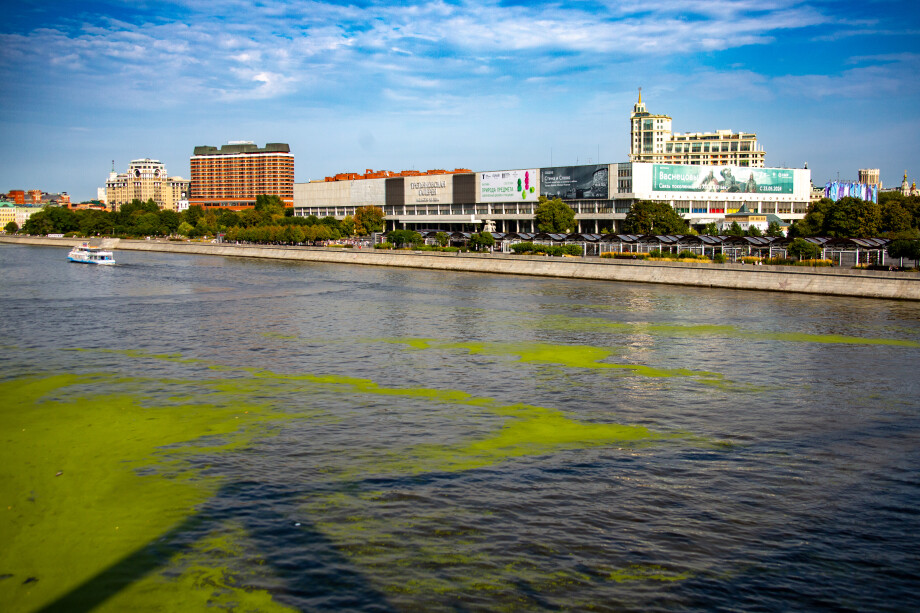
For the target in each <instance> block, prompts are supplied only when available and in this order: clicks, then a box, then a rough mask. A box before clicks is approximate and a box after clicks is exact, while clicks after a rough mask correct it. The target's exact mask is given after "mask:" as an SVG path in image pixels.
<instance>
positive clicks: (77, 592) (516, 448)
mask: <svg viewBox="0 0 920 613" xmlns="http://www.w3.org/2000/svg"><path fill="white" fill-rule="evenodd" d="M415 345H416V346H417V347H418V348H427V347H431V343H430V342H429V341H421V340H419V341H418V342H415ZM451 348H452V349H466V350H470V351H478V352H484V353H488V352H493V353H495V354H502V355H503V354H504V352H506V351H507V350H508V348H507V347H502V346H499V345H488V344H480V345H470V346H469V347H467V346H457V347H451ZM531 349H532V351H531V352H530V353H528V354H526V356H524V357H523V358H522V359H526V360H527V361H532V362H534V363H545V362H546V361H549V360H551V359H553V356H554V355H556V356H559V360H560V361H561V362H563V363H569V364H575V363H584V364H587V365H588V367H591V366H590V365H591V364H592V363H593V364H595V366H594V367H599V366H597V364H598V362H597V361H598V360H601V359H604V358H605V357H606V356H607V355H609V352H605V351H604V350H599V351H595V352H588V356H587V358H585V357H583V356H582V354H581V353H579V351H578V350H577V348H574V349H572V350H571V351H569V352H566V351H556V350H555V348H553V347H551V346H534V347H532V348H531ZM101 351H103V352H108V353H115V354H120V355H123V356H124V357H125V358H127V359H129V360H132V361H134V360H140V361H143V360H152V361H164V362H172V363H176V364H180V365H183V366H189V365H191V366H196V367H201V371H202V372H203V373H210V378H207V377H202V378H200V379H197V380H183V379H175V380H172V379H154V378H142V377H127V376H117V375H103V374H94V373H88V374H75V373H72V374H56V375H48V376H44V377H42V376H30V377H21V378H18V379H12V380H7V381H4V382H0V397H2V398H3V399H4V401H5V404H4V406H2V407H0V417H2V419H0V442H2V443H3V444H2V446H0V499H2V505H3V508H0V512H3V513H4V515H5V517H4V523H5V528H6V529H5V530H4V531H3V532H2V533H0V551H3V552H4V553H3V557H2V558H0V575H8V577H7V578H6V579H4V580H0V601H2V602H4V603H5V608H6V610H10V611H33V610H36V609H40V608H42V607H46V606H49V605H51V606H53V607H57V608H58V609H61V608H69V607H72V606H76V607H78V608H80V607H83V608H95V609H97V610H110V611H118V610H139V611H155V610H163V609H164V608H165V609H169V610H178V611H182V610H189V611H195V610H201V609H202V608H205V607H217V608H220V609H222V610H228V611H250V610H253V611H255V610H258V611H263V610H266V611H275V610H277V611H283V610H286V609H285V608H284V607H283V606H281V605H279V604H277V603H275V602H274V601H273V600H272V598H271V594H270V593H269V592H268V591H265V590H263V589H252V588H249V587H247V586H248V585H251V584H252V581H253V577H254V575H253V574H252V573H253V571H252V569H251V568H245V567H235V566H234V563H233V559H234V556H235V555H236V554H238V553H239V551H240V550H241V549H240V548H241V547H246V546H247V545H246V543H247V542H249V537H248V535H247V534H246V532H245V530H244V529H242V528H235V527H232V526H231V527H229V528H227V529H226V530H224V531H218V532H213V531H212V533H211V534H210V535H209V536H206V537H204V538H202V539H201V540H199V541H197V542H194V543H192V545H191V546H190V547H186V548H184V549H181V550H172V549H170V547H169V543H171V542H172V541H173V540H174V539H176V538H177V537H181V536H182V535H183V534H186V533H187V531H188V530H190V529H192V528H193V527H194V526H195V525H197V524H199V523H200V522H201V521H203V520H204V519H206V518H205V517H203V516H200V515H199V514H200V513H201V512H202V509H203V507H205V506H206V505H207V503H208V502H209V501H210V500H211V499H213V498H214V497H215V496H216V495H218V493H219V492H220V490H221V488H222V487H223V484H224V482H225V478H224V477H222V476H221V475H220V474H219V473H218V472H216V471H210V470H208V466H209V462H210V458H213V457H216V456H218V455H220V454H232V453H236V452H239V451H241V450H244V449H247V448H249V447H251V446H253V445H254V444H256V443H257V442H258V441H259V440H262V439H265V438H266V437H270V436H273V435H275V434H277V433H279V432H280V431H281V430H282V429H283V428H284V427H285V424H287V423H292V420H311V421H309V422H306V423H308V424H312V423H316V424H317V425H319V426H321V425H323V424H331V423H336V422H337V421H341V420H345V419H349V417H350V415H351V414H352V413H350V412H349V410H348V409H347V408H346V409H344V410H339V411H337V413H336V414H334V415H333V414H330V413H328V412H327V411H325V410H323V409H321V408H317V407H314V406H305V404H304V402H303V400H302V398H305V397H311V398H317V399H320V400H322V399H325V402H326V403H327V404H328V403H334V404H336V405H341V399H345V398H347V399H348V403H349V404H355V405H356V406H362V401H361V400H360V398H361V397H382V398H386V399H388V401H389V400H392V401H394V402H396V403H397V404H396V405H395V406H396V407H397V408H398V401H399V400H400V399H405V400H406V401H410V400H411V401H412V402H416V403H418V402H421V403H427V404H428V405H430V407H431V408H432V409H433V410H434V411H432V412H430V415H432V416H434V415H435V414H436V415H449V414H455V413H456V408H457V407H466V408H468V409H470V412H469V413H468V415H469V416H470V417H473V418H474V419H475V420H476V423H478V426H477V429H476V431H474V432H471V433H470V435H469V436H466V437H462V438H460V439H453V440H450V439H445V440H440V441H438V442H437V443H424V444H416V445H412V446H408V447H403V448H399V447H394V446H389V447H380V448H376V449H368V450H364V451H360V450H359V451H354V452H351V453H350V455H348V456H347V460H346V462H347V463H348V464H349V465H348V467H347V469H344V470H342V469H337V470H336V471H335V472H331V473H327V474H325V475H322V478H325V479H328V480H331V481H329V482H328V484H329V485H330V486H333V487H341V488H347V487H350V486H349V483H351V482H352V481H351V480H353V479H355V478H356V477H366V476H368V475H374V474H377V475H397V476H398V475H409V476H411V475H419V474H422V473H432V474H436V473H445V472H448V473H449V472H458V471H467V470H474V469H480V468H485V467H489V466H493V465H496V464H499V463H503V462H510V461H514V460H516V459H521V458H526V457H540V456H545V455H551V454H554V453H557V452H559V451H562V450H577V449H588V448H592V447H609V448H613V449H621V448H623V447H626V448H630V449H635V448H638V447H647V446H650V445H656V444H662V443H666V442H667V441H678V440H682V441H684V443H685V444H690V445H691V446H698V445H699V444H701V443H703V442H701V441H698V440H693V441H692V442H691V437H690V435H688V434H683V433H660V432H654V431H652V430H650V429H648V428H645V427H642V426H630V425H621V424H611V423H590V422H583V421H580V420H578V419H576V418H574V417H573V416H572V415H569V414H567V413H565V412H563V411H560V410H558V409H553V408H548V407H539V406H532V405H526V404H511V405H507V404H502V403H500V402H497V401H496V400H494V399H491V398H484V397H477V396H473V395H471V394H468V393H466V392H463V391H460V390H449V389H446V390H445V389H433V388H422V387H420V388H398V387H386V386H381V385H379V384H377V383H376V382H374V381H371V380H369V379H361V378H354V377H342V376H335V375H310V374H298V375H285V374H278V373H274V372H271V371H267V370H262V369H257V368H233V367H227V366H221V365H219V364H211V363H208V362H205V361H202V360H194V359H187V358H185V357H183V356H181V355H179V354H150V353H144V352H140V351H135V350H101ZM336 399H338V400H336ZM306 427H308V428H309V427H310V426H309V425H308V426H306ZM703 444H705V443H703ZM335 484H338V485H335ZM391 495H392V492H388V491H376V492H374V493H373V494H371V495H369V496H368V497H367V498H366V499H365V501H364V502H363V503H362V504H363V505H365V506H364V507H363V508H358V509H356V510H355V511H354V512H351V513H349V514H348V515H346V516H344V517H343V518H342V519H341V521H337V522H322V521H318V522H316V526H317V528H318V529H320V530H322V531H323V532H324V533H326V534H328V535H329V536H330V537H331V538H333V540H334V541H335V542H336V543H337V544H338V545H339V546H341V547H342V548H343V550H344V551H345V552H346V553H348V555H349V556H350V557H352V558H353V559H354V560H356V561H366V560H368V559H377V558H378V557H381V556H383V557H387V558H391V557H392V555H393V552H394V551H400V550H401V547H398V546H395V545H394V541H396V540H398V538H397V537H396V536H392V535H393V534H394V533H395V532H396V531H398V530H399V529H400V524H399V522H394V521H392V520H387V521H383V522H381V521H378V520H377V519H374V517H373V512H372V510H373V508H374V507H375V505H376V504H378V501H380V500H383V499H386V498H388V497H389V496H391ZM313 498H314V501H315V502H316V503H319V502H323V503H324V504H326V505H331V508H332V509H335V508H340V507H341V506H342V505H343V504H344V505H345V506H348V505H349V504H351V503H352V502H351V501H352V500H353V499H354V497H349V496H344V495H343V496H342V497H341V498H339V499H336V498H334V497H333V498H327V499H323V498H322V497H321V496H320V497H313ZM343 501H345V502H343ZM313 510H315V513H316V515H317V516H319V517H321V516H322V512H321V511H320V510H319V509H318V508H314V509H313ZM384 528H386V530H385V529H384ZM387 530H389V531H390V532H389V534H390V536H388V533H387ZM432 533H433V535H434V536H433V538H434V540H433V541H432V542H431V543H430V544H429V545H424V546H419V547H418V548H417V552H416V556H420V557H411V556H410V557H409V558H405V559H402V560H400V562H399V563H405V564H410V563H413V560H418V559H421V560H423V561H424V562H425V563H426V564H436V565H438V566H439V567H441V568H443V569H450V571H449V572H448V573H447V575H445V576H446V578H444V579H439V580H436V581H435V583H434V584H430V585H429V584H428V583H425V585H421V584H420V585H418V586H416V587H417V588H418V589H419V590H425V591H427V592H428V593H437V592H438V590H442V591H450V592H455V591H456V589H457V586H458V585H460V586H462V588H463V589H468V590H473V591H486V592H488V591H491V590H505V589H511V587H510V586H512V585H513V583H509V582H507V581H505V580H504V579H502V578H500V577H499V578H492V577H489V576H486V575H483V574H481V573H477V572H472V571H471V570H470V569H471V568H478V567H483V566H489V565H490V564H491V560H489V559H488V556H486V554H482V553H477V554H469V553H464V543H465V542H472V541H471V539H473V540H475V538H476V534H475V533H468V532H465V531H464V530H463V529H461V530H460V531H459V532H458V531H457V530H455V529H448V528H444V527H443V526H439V527H437V528H436V529H434V528H433V532H432ZM391 537H392V538H391ZM458 547H460V549H459V550H458V549H457V548H458ZM391 563H392V561H391ZM266 572H269V571H266ZM445 572H446V571H445ZM269 575H270V573H269ZM269 575H266V576H269ZM269 578H270V576H269ZM263 579H264V577H263ZM534 579H535V580H536V577H535V578H534ZM433 581H434V579H433ZM537 582H539V581H537ZM256 583H257V584H259V585H262V584H264V581H263V580H262V579H260V580H259V581H256ZM384 583H385V584H386V585H385V586H384V587H383V588H382V589H384V590H385V591H388V590H389V591H392V590H394V589H396V588H395V587H394V585H395V584H393V583H386V582H384ZM423 583H424V582H423ZM399 589H401V590H406V591H410V592H411V591H414V589H415V588H414V587H413V586H411V585H409V584H405V585H403V586H402V587H401V588H399ZM87 603H90V604H89V605H87Z"/></svg>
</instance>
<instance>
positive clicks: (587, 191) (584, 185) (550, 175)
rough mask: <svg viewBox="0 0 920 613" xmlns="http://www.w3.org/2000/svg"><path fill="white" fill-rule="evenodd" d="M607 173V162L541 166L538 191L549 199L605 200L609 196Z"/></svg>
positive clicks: (608, 169)
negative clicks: (550, 166) (583, 164)
mask: <svg viewBox="0 0 920 613" xmlns="http://www.w3.org/2000/svg"><path fill="white" fill-rule="evenodd" d="M609 173H610V167H609V166H607V164H588V165H586V166H554V167H552V168H541V169H540V192H541V193H542V194H543V195H544V196H546V197H547V198H550V199H552V198H562V199H563V200H579V199H586V198H599V199H602V200H607V199H609V198H610V192H609V191H608V188H607V184H608V181H607V175H608V174H609Z"/></svg>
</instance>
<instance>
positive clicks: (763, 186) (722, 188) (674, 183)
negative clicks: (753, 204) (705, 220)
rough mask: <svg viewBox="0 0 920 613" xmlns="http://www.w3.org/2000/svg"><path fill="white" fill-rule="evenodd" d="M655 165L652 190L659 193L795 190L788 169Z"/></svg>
mask: <svg viewBox="0 0 920 613" xmlns="http://www.w3.org/2000/svg"><path fill="white" fill-rule="evenodd" d="M652 166H653V168H652V189H653V190H654V191H656V192H726V193H739V194H791V193H793V187H794V181H793V174H794V173H793V171H792V170H789V169H786V168H740V167H738V166H685V165H674V164H653V165H652Z"/></svg>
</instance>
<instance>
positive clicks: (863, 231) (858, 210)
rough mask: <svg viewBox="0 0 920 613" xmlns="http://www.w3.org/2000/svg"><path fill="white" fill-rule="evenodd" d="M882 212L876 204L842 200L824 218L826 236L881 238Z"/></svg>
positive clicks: (851, 199) (857, 199)
mask: <svg viewBox="0 0 920 613" xmlns="http://www.w3.org/2000/svg"><path fill="white" fill-rule="evenodd" d="M881 225H882V210H881V207H879V205H878V204H877V203H875V202H871V201H866V200H860V199H859V198H851V197H849V196H848V197H846V198H841V199H840V200H838V201H837V202H836V203H834V206H833V207H832V208H831V210H830V213H829V214H828V215H826V216H825V218H824V228H823V230H824V236H831V237H839V238H872V237H875V236H879V234H880V233H881Z"/></svg>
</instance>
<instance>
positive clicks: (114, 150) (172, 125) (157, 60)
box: [0, 0, 920, 201]
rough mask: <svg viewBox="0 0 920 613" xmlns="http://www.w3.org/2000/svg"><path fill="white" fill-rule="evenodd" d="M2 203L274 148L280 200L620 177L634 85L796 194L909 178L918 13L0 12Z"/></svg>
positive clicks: (919, 93) (648, 7) (52, 0)
mask: <svg viewBox="0 0 920 613" xmlns="http://www.w3.org/2000/svg"><path fill="white" fill-rule="evenodd" d="M5 4H6V7H5V11H6V14H5V18H4V20H3V21H2V24H0V79H2V85H3V87H2V90H0V136H2V143H3V146H2V147H0V192H5V191H8V190H12V189H41V190H44V191H46V192H61V191H66V192H68V193H69V194H70V195H71V197H72V198H73V199H74V201H80V200H87V199H90V198H95V196H96V188H97V187H102V186H104V185H105V180H106V178H107V176H108V173H109V172H110V171H111V170H112V166H113V161H114V168H115V170H116V171H118V172H125V171H126V170H127V167H128V164H129V162H130V161H131V160H132V159H137V158H148V157H149V158H153V159H158V160H160V161H161V162H163V163H164V164H165V165H166V169H167V172H168V173H169V175H171V176H174V175H178V176H182V177H184V178H186V179H188V178H190V175H189V157H190V156H191V155H192V151H193V149H194V147H195V146H197V145H212V146H220V145H223V144H226V143H227V142H228V141H231V140H249V141H253V142H255V143H256V144H258V145H259V146H263V145H264V144H265V143H267V142H284V143H288V144H290V146H291V151H292V152H293V153H294V156H295V180H296V181H297V182H305V181H309V180H314V179H322V178H323V177H325V176H328V175H332V174H336V173H340V172H364V171H365V170H366V169H369V168H371V169H374V170H381V169H382V170H394V171H399V170H405V169H415V170H427V169H434V168H444V169H453V168H469V169H472V170H480V171H482V170H506V169H517V168H535V167H541V166H551V165H556V166H560V165H571V164H585V163H598V162H600V163H614V162H625V161H628V152H629V113H630V111H631V110H632V106H633V104H634V103H635V102H636V98H637V94H638V88H640V87H641V88H642V99H643V102H645V103H646V105H647V108H648V110H649V111H650V112H651V113H656V114H666V115H669V116H671V117H672V118H673V129H674V131H675V132H709V131H714V130H717V129H731V130H734V131H735V132H738V131H744V132H755V133H756V134H757V137H758V140H759V142H760V144H761V145H762V147H763V148H764V150H765V151H766V165H767V166H771V167H795V168H801V167H802V166H803V165H805V164H806V163H807V164H808V167H809V168H810V169H811V170H812V180H813V182H814V183H815V184H820V185H823V184H824V183H825V181H827V180H831V179H836V178H838V177H839V178H840V179H850V180H855V179H856V176H857V170H858V169H860V168H880V169H881V178H882V181H883V182H884V184H885V186H886V187H894V186H896V185H899V184H900V182H901V178H902V176H903V173H904V172H905V170H906V171H907V173H908V176H909V178H910V179H911V180H917V178H918V175H920V78H918V76H920V9H918V8H917V5H916V0H907V1H888V0H860V1H859V2H855V1H852V2H851V1H845V0H841V1H830V0H828V1H814V2H798V1H795V0H737V1H736V0H660V1H658V0H624V1H608V0H585V1H580V0H567V1H565V2H558V1H557V2H530V1H526V2H525V1H522V0H511V1H506V2H496V1H489V0H486V1H481V2H466V1H464V0H457V1H437V0H436V1H430V2H411V1H410V2H402V1H400V0H387V1H377V0H355V1H353V2H336V1H321V0H317V1H310V2H302V1H294V0H262V1H260V2H242V1H239V0H178V1H169V0H160V1H156V2H147V1H144V0H132V1H124V2H122V1H118V0H110V1H101V2H100V1H92V0H90V1H81V2H73V1H72V0H65V1H57V0H49V1H31V0H19V2H16V3H5Z"/></svg>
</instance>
